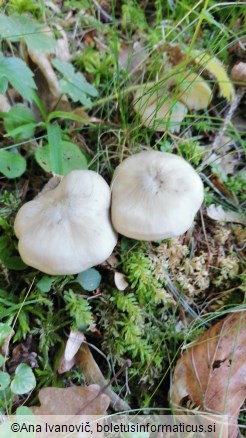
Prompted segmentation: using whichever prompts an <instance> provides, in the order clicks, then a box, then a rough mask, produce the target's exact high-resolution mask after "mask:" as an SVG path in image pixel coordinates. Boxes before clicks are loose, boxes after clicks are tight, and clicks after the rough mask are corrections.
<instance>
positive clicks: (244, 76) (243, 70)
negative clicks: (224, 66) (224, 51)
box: [231, 62, 246, 86]
mask: <svg viewBox="0 0 246 438" xmlns="http://www.w3.org/2000/svg"><path fill="white" fill-rule="evenodd" d="M231 78H232V80H233V81H235V82H245V84H242V85H244V86H246V62H239V63H238V64H237V65H234V67H233V68H232V71H231Z"/></svg>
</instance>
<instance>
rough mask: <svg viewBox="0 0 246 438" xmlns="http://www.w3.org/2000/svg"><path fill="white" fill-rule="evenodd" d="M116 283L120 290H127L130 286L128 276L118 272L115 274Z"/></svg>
mask: <svg viewBox="0 0 246 438" xmlns="http://www.w3.org/2000/svg"><path fill="white" fill-rule="evenodd" d="M114 282H115V286H116V287H117V289H118V290H125V289H126V288H127V287H128V286H129V283H128V282H127V281H126V276H125V275H124V274H122V273H121V272H117V271H116V272H115V273H114Z"/></svg>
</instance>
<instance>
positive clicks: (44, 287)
mask: <svg viewBox="0 0 246 438" xmlns="http://www.w3.org/2000/svg"><path fill="white" fill-rule="evenodd" d="M52 283H53V279H52V278H51V277H48V276H47V275H44V276H43V277H42V278H41V280H39V282H38V283H37V288H38V289H39V290H40V291H41V292H49V291H50V289H51V286H52Z"/></svg>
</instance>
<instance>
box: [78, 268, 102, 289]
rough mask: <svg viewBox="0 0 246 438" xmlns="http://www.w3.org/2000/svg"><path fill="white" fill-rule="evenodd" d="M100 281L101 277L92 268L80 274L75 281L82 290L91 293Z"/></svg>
mask: <svg viewBox="0 0 246 438" xmlns="http://www.w3.org/2000/svg"><path fill="white" fill-rule="evenodd" d="M101 279H102V277H101V275H100V274H99V272H98V271H97V270H96V269H94V268H90V269H87V271H84V272H80V273H79V274H78V276H77V278H76V281H77V282H78V283H79V284H80V285H81V286H82V287H83V289H85V290H87V291H89V292H91V291H93V290H95V289H96V288H97V287H98V286H99V284H100V282H101Z"/></svg>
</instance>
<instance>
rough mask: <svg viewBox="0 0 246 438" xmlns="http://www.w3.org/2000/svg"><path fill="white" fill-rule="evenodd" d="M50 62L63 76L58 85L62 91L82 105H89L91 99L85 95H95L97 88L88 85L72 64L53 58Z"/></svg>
mask: <svg viewBox="0 0 246 438" xmlns="http://www.w3.org/2000/svg"><path fill="white" fill-rule="evenodd" d="M52 64H53V65H54V67H55V68H56V69H57V70H58V71H59V72H60V73H62V75H63V76H64V77H63V79H62V80H60V87H61V90H62V91H63V93H67V94H68V95H69V96H70V97H71V99H72V100H73V102H80V103H82V105H86V106H88V107H90V106H91V100H90V99H89V98H87V97H86V96H87V95H89V96H92V97H96V96H97V95H98V93H97V90H96V89H95V88H94V87H93V86H92V85H90V84H89V83H88V82H87V81H86V79H85V77H84V76H83V75H82V73H80V72H77V73H76V72H75V71H74V67H73V65H72V64H70V63H68V62H65V61H60V60H58V59H53V60H52Z"/></svg>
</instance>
